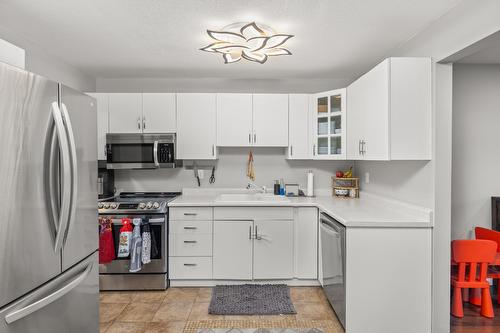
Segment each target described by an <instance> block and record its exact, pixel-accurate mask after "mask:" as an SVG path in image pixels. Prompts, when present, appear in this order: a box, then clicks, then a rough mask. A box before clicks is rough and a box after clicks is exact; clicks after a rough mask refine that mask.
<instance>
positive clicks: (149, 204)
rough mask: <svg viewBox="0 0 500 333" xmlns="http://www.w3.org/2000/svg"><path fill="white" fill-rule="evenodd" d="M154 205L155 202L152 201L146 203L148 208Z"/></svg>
mask: <svg viewBox="0 0 500 333" xmlns="http://www.w3.org/2000/svg"><path fill="white" fill-rule="evenodd" d="M151 207H153V203H152V202H151V201H150V202H148V203H147V204H146V209H151Z"/></svg>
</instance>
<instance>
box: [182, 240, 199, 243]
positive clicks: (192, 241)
mask: <svg viewBox="0 0 500 333" xmlns="http://www.w3.org/2000/svg"><path fill="white" fill-rule="evenodd" d="M184 243H186V244H194V243H198V242H197V241H194V240H185V241H184Z"/></svg>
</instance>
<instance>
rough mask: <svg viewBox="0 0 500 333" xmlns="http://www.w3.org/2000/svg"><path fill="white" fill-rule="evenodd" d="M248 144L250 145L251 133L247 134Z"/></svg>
mask: <svg viewBox="0 0 500 333" xmlns="http://www.w3.org/2000/svg"><path fill="white" fill-rule="evenodd" d="M248 143H252V133H248Z"/></svg>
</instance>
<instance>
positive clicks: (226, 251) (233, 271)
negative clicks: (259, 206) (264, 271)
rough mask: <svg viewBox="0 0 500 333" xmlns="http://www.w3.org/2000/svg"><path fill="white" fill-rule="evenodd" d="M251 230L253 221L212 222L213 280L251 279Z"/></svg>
mask: <svg viewBox="0 0 500 333" xmlns="http://www.w3.org/2000/svg"><path fill="white" fill-rule="evenodd" d="M252 228H253V221H215V222H214V247H213V254H214V257H213V276H214V279H222V280H251V279H252V246H253V244H252V243H253V239H252Z"/></svg>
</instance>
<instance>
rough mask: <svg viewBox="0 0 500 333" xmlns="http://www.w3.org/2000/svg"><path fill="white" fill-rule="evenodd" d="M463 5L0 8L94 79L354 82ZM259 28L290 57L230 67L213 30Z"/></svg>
mask: <svg viewBox="0 0 500 333" xmlns="http://www.w3.org/2000/svg"><path fill="white" fill-rule="evenodd" d="M458 2H459V0H419V1H415V0H377V1H369V0H281V1H278V0H276V1H270V0H253V1H245V0H184V1H182V0H177V1H173V0H64V1H61V0H44V1H39V0H0V26H2V27H3V28H4V29H9V30H10V31H16V33H19V34H20V35H22V36H23V37H24V38H26V39H29V40H31V41H32V42H34V43H36V44H38V46H41V47H43V48H45V49H46V50H47V51H48V52H50V53H52V54H54V55H56V56H58V57H59V58H61V59H63V60H64V61H66V62H67V63H69V64H71V65H74V66H75V67H77V68H79V69H81V70H82V71H83V72H85V73H88V74H90V75H93V76H95V77H101V78H102V77H107V78H120V77H179V78H181V77H182V78H201V77H218V78H237V79H250V78H252V79H264V78H265V79H267V78H273V79H274V78H319V79H321V78H351V77H355V76H357V75H359V74H360V73H361V72H362V71H364V70H366V69H367V68H369V67H370V66H372V65H373V64H375V63H376V62H378V61H379V60H380V59H381V58H383V57H385V56H387V55H388V54H389V53H390V50H391V49H393V48H395V47H397V46H399V45H401V44H402V43H404V42H405V41H407V40H409V39H411V38H412V37H413V36H415V35H416V34H417V33H418V32H420V31H422V30H423V29H424V28H425V27H427V26H428V25H429V24H430V23H432V22H433V21H434V20H436V19H438V18H439V17H440V16H442V15H443V14H445V13H446V12H447V11H449V10H450V9H451V8H453V7H454V6H455V5H457V3H458ZM240 21H257V22H261V23H264V24H268V25H270V26H272V27H273V28H274V29H275V30H276V31H277V32H283V33H290V34H294V35H295V37H294V38H292V39H290V40H289V41H288V42H287V47H288V48H289V49H290V51H291V52H292V53H293V55H292V56H282V57H273V58H271V59H270V60H269V61H268V62H267V63H265V64H263V65H261V64H257V63H245V62H243V61H241V62H239V63H235V64H228V65H225V64H223V62H222V59H221V56H220V55H217V54H211V53H206V52H202V51H199V48H200V47H203V46H205V45H207V43H209V42H210V39H209V38H208V36H207V35H206V32H205V31H206V29H220V28H222V27H223V26H225V25H227V24H230V23H233V22H240Z"/></svg>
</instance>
